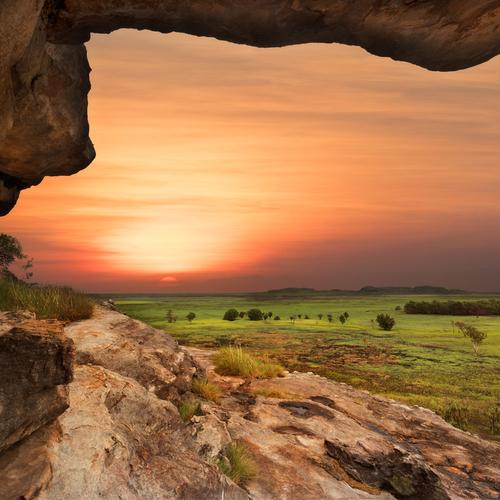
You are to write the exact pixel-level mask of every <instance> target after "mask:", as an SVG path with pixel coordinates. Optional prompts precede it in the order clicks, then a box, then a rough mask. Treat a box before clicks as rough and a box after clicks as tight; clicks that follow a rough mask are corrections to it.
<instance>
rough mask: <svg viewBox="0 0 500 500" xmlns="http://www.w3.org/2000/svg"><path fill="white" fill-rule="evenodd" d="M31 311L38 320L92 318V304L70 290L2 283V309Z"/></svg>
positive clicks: (0, 300) (87, 298)
mask: <svg viewBox="0 0 500 500" xmlns="http://www.w3.org/2000/svg"><path fill="white" fill-rule="evenodd" d="M23 309H25V310H29V311H32V312H34V313H35V314H36V317H37V318H39V319H59V320H61V321H78V320H81V319H87V318H90V316H92V311H93V309H94V303H93V301H92V300H91V299H90V298H89V297H88V296H86V295H84V294H82V293H78V292H75V291H74V290H72V289H71V288H66V287H58V286H39V285H31V284H28V283H25V282H23V281H20V280H11V279H4V280H0V310H5V311H9V310H23Z"/></svg>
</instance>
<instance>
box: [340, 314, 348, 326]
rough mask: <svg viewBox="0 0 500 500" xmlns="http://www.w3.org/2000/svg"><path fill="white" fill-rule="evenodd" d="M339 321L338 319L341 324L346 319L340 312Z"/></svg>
mask: <svg viewBox="0 0 500 500" xmlns="http://www.w3.org/2000/svg"><path fill="white" fill-rule="evenodd" d="M339 321H340V322H341V323H342V324H344V323H345V322H346V321H347V318H346V317H345V316H344V315H343V314H341V315H340V316H339Z"/></svg>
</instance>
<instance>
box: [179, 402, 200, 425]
mask: <svg viewBox="0 0 500 500" xmlns="http://www.w3.org/2000/svg"><path fill="white" fill-rule="evenodd" d="M177 409H178V410H179V415H180V416H181V418H182V420H184V422H189V421H190V420H191V419H192V418H193V417H194V416H195V415H197V414H198V413H199V412H200V402H199V401H196V400H188V401H182V402H181V403H180V404H179V406H178V407H177Z"/></svg>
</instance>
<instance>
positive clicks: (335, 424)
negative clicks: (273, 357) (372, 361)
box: [190, 349, 500, 500]
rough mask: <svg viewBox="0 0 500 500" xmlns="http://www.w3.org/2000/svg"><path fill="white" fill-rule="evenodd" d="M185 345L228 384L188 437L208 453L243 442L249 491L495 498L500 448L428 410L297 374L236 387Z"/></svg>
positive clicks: (261, 494) (294, 495)
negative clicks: (253, 465)
mask: <svg viewBox="0 0 500 500" xmlns="http://www.w3.org/2000/svg"><path fill="white" fill-rule="evenodd" d="M190 351H191V352H192V354H193V355H194V356H195V357H196V358H198V359H199V361H200V363H201V364H202V365H203V366H204V367H205V368H206V369H207V371H208V373H209V376H210V378H211V379H213V380H214V381H215V382H217V383H219V384H220V385H222V386H224V387H226V390H227V392H226V394H225V396H224V397H223V398H222V399H221V401H220V402H219V404H217V405H214V404H209V403H206V404H205V405H204V413H205V414H204V415H202V416H197V417H193V424H192V427H193V431H192V432H193V436H194V439H195V440H196V441H197V443H198V446H199V450H200V452H201V453H205V454H206V455H207V456H216V455H217V454H218V453H219V451H220V449H219V448H220V447H221V446H222V447H223V446H225V445H227V443H228V442H229V441H232V440H239V441H242V442H243V443H245V444H246V446H247V447H248V448H249V449H250V450H251V452H252V455H253V457H254V458H255V460H256V462H257V464H258V467H259V470H260V471H261V473H259V474H258V475H257V477H256V478H255V479H254V480H253V481H251V482H250V483H249V484H248V490H249V493H250V496H251V498H258V499H269V498H280V499H282V498H283V499H285V498H286V499H298V498H301V499H302V498H308V499H309V498H311V499H312V498H331V499H349V500H350V499H355V498H372V497H377V498H384V499H386V498H404V499H414V500H422V499H426V500H432V499H434V500H437V499H440V500H441V499H448V498H451V499H464V500H465V499H488V498H491V499H493V498H499V496H500V468H499V465H498V456H500V446H499V445H498V444H495V443H492V442H488V441H484V440H482V439H480V438H478V437H476V436H474V435H471V434H469V433H467V432H463V431H460V430H458V429H456V428H454V427H452V426H451V425H449V424H448V423H446V422H445V421H444V420H443V419H441V417H439V416H437V415H436V414H434V413H433V412H431V411H429V410H426V409H422V408H418V407H409V406H406V405H403V404H400V403H396V402H395V401H391V400H388V399H385V398H381V397H376V396H373V395H370V394H369V393H367V392H365V391H359V390H355V389H353V388H352V387H350V386H348V385H345V384H341V383H335V382H333V381H330V380H327V379H324V378H322V377H319V376H317V375H312V374H305V373H293V374H288V375H286V376H285V377H284V378H277V379H272V380H254V381H252V382H250V383H248V382H247V383H244V384H242V385H238V384H235V383H234V380H231V379H228V378H227V377H219V376H218V375H217V374H216V373H215V372H214V371H213V367H212V366H211V364H210V353H209V352H207V351H202V350H199V349H190ZM239 383H241V381H240V382H239Z"/></svg>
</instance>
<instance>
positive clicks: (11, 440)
mask: <svg viewBox="0 0 500 500" xmlns="http://www.w3.org/2000/svg"><path fill="white" fill-rule="evenodd" d="M26 317H29V315H26V313H23V314H21V315H13V314H2V315H1V316H0V381H1V384H0V453H1V452H2V451H4V450H6V449H7V448H9V447H10V446H12V445H13V444H15V443H16V442H18V441H20V440H21V439H23V438H25V437H26V436H29V435H30V434H31V433H33V432H34V431H36V430H37V429H39V428H40V427H43V426H44V425H46V424H48V423H49V422H52V421H53V420H54V419H56V418H57V417H58V416H59V415H61V414H62V413H63V412H64V410H66V408H67V407H68V405H69V402H68V393H67V387H66V386H67V384H68V383H69V382H70V381H71V379H72V364H73V358H74V351H73V343H72V342H71V340H69V339H67V338H66V337H65V336H64V333H63V327H62V325H61V324H60V323H59V322H56V321H36V320H33V319H31V320H30V319H25V318H26Z"/></svg>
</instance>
